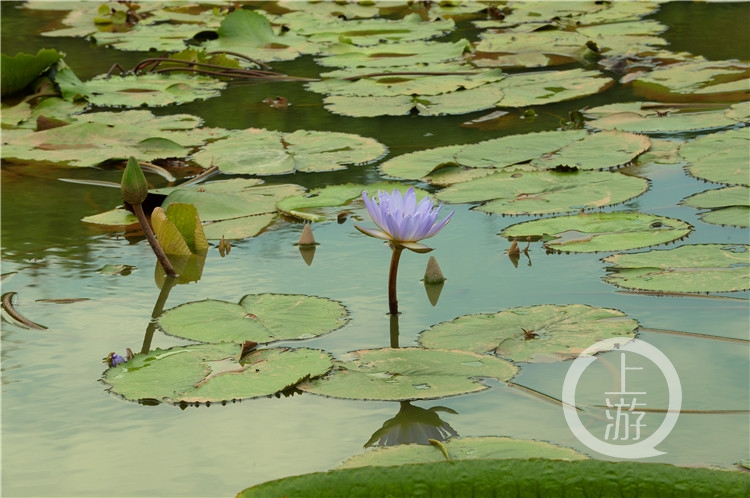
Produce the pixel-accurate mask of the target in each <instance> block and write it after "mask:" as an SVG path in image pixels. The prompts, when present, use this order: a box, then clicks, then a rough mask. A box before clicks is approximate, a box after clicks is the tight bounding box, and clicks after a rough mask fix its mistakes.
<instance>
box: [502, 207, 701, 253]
mask: <svg viewBox="0 0 750 498" xmlns="http://www.w3.org/2000/svg"><path fill="white" fill-rule="evenodd" d="M691 230H692V226H690V224H689V223H686V222H684V221H682V220H677V219H674V218H667V217H664V216H656V215H653V214H645V213H635V212H614V213H586V214H577V215H571V216H556V217H554V218H543V219H541V220H533V221H527V222H524V223H518V224H516V225H512V226H510V227H508V228H506V229H505V230H503V231H502V232H501V233H500V235H501V236H503V237H505V238H508V239H514V238H520V239H526V238H531V239H532V240H535V239H536V240H538V239H542V240H544V243H545V247H547V248H548V249H551V250H555V251H565V252H598V251H625V250H628V249H637V248H640V247H648V246H653V245H656V244H665V243H667V242H672V241H674V240H677V239H680V238H682V237H684V236H686V235H687V234H689V233H690V231H691Z"/></svg>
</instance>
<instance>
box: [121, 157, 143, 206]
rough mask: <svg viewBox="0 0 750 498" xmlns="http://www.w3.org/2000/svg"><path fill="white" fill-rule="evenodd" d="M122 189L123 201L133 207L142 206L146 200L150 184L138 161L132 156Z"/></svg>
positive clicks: (126, 168)
mask: <svg viewBox="0 0 750 498" xmlns="http://www.w3.org/2000/svg"><path fill="white" fill-rule="evenodd" d="M120 188H121V190H122V200H124V201H125V202H127V203H128V204H130V205H132V206H135V205H138V204H141V203H142V202H143V201H145V200H146V196H147V195H148V183H146V177H145V176H144V175H143V170H142V169H141V166H140V164H138V161H137V160H136V158H134V157H133V156H130V159H128V165H127V166H126V167H125V172H124V173H123V174H122V182H121V183H120Z"/></svg>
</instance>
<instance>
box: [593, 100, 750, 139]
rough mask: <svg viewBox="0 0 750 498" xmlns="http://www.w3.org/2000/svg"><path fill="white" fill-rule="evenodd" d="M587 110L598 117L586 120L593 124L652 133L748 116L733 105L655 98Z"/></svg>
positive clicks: (692, 128) (695, 128)
mask: <svg viewBox="0 0 750 498" xmlns="http://www.w3.org/2000/svg"><path fill="white" fill-rule="evenodd" d="M735 105H737V104H735ZM584 113H585V115H586V116H590V117H595V118H596V119H594V120H592V121H589V122H587V123H586V125H587V126H589V127H591V128H595V129H599V130H614V129H617V130H621V131H630V132H635V133H645V134H652V135H662V134H667V133H682V132H688V131H701V130H714V129H719V128H726V127H728V126H735V125H736V124H737V123H738V122H743V121H746V120H747V118H746V117H745V116H742V115H738V114H737V108H736V107H734V106H732V107H730V108H728V109H716V110H705V109H700V108H698V107H697V106H694V107H693V108H691V107H690V104H689V103H688V104H675V105H674V106H672V107H670V106H669V105H668V104H657V103H652V102H629V103H625V104H610V105H605V106H600V107H595V108H593V109H586V110H585V112H584Z"/></svg>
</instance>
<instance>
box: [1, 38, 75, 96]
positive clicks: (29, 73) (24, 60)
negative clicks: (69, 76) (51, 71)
mask: <svg viewBox="0 0 750 498" xmlns="http://www.w3.org/2000/svg"><path fill="white" fill-rule="evenodd" d="M64 56H65V54H63V53H60V52H58V51H57V50H54V49H50V48H43V49H40V50H39V51H38V52H37V53H36V55H31V54H25V53H23V52H21V53H18V54H16V55H14V56H13V57H11V56H9V55H5V54H2V55H0V65H1V66H2V67H1V68H0V78H2V81H1V82H0V93H1V94H2V95H3V96H6V95H12V94H14V93H16V92H20V91H21V90H23V89H24V88H26V87H27V86H28V85H29V84H30V83H31V82H32V81H34V80H35V79H36V78H37V76H39V75H40V74H41V73H43V72H44V71H46V70H47V68H49V67H50V66H51V65H52V64H54V63H56V62H57V61H59V60H60V59H62V58H63V57H64Z"/></svg>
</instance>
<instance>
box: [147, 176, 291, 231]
mask: <svg viewBox="0 0 750 498" xmlns="http://www.w3.org/2000/svg"><path fill="white" fill-rule="evenodd" d="M256 185H257V181H255V180H252V179H251V180H245V179H239V178H237V179H233V180H222V181H217V182H210V183H205V184H201V185H199V186H192V187H181V188H177V189H174V190H172V192H171V193H170V194H169V195H168V196H167V198H166V199H165V200H164V202H163V203H162V207H164V208H166V207H167V206H169V205H170V204H172V203H174V202H183V203H186V204H193V205H194V206H195V207H196V208H197V209H198V214H199V216H200V218H201V219H202V220H203V221H204V222H208V221H221V220H230V219H234V218H241V217H243V216H254V215H258V214H269V213H274V212H275V211H276V203H277V202H278V201H280V200H281V199H283V198H284V197H288V196H290V195H296V194H300V193H302V192H303V191H304V189H303V188H302V187H300V186H299V185H292V184H282V185H267V186H266V185H261V186H256Z"/></svg>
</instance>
